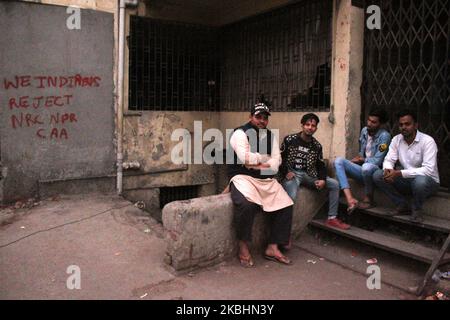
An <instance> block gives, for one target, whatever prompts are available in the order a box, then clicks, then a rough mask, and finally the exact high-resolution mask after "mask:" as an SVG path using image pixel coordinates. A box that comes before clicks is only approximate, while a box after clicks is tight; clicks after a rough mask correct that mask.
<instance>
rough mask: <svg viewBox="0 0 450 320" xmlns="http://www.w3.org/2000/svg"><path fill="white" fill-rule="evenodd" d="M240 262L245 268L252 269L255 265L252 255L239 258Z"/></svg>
mask: <svg viewBox="0 0 450 320" xmlns="http://www.w3.org/2000/svg"><path fill="white" fill-rule="evenodd" d="M239 262H240V264H241V266H242V267H244V268H251V267H253V266H254V265H255V263H254V262H253V259H252V256H251V255H248V256H239Z"/></svg>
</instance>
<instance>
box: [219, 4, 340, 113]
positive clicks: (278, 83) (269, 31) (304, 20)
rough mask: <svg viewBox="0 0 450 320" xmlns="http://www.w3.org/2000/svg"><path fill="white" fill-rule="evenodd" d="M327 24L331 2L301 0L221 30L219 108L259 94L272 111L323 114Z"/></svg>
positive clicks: (242, 104) (241, 107)
mask: <svg viewBox="0 0 450 320" xmlns="http://www.w3.org/2000/svg"><path fill="white" fill-rule="evenodd" d="M331 20H332V1H330V0H318V1H301V2H298V3H295V4H292V5H289V6H286V7H283V8H280V9H277V10H274V11H271V12H268V13H265V14H262V15H258V16H256V17H252V18H249V19H246V20H243V21H241V22H238V23H235V24H232V25H229V26H225V27H223V28H222V29H221V32H220V42H221V44H222V47H223V49H222V50H221V52H222V65H221V66H222V72H221V79H222V80H221V92H220V93H221V108H222V110H224V111H247V110H248V108H249V106H250V105H252V104H253V103H254V102H255V101H256V100H257V98H258V97H259V96H260V95H261V94H264V96H265V97H266V98H267V99H268V100H269V101H271V103H272V109H273V110H274V111H305V110H308V111H327V110H329V107H330V83H331V81H330V79H331V71H330V70H331V68H330V66H331Z"/></svg>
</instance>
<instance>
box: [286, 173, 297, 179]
mask: <svg viewBox="0 0 450 320" xmlns="http://www.w3.org/2000/svg"><path fill="white" fill-rule="evenodd" d="M294 177H295V173H293V172H292V171H289V172H288V173H287V174H286V179H288V180H292V179H293V178H294Z"/></svg>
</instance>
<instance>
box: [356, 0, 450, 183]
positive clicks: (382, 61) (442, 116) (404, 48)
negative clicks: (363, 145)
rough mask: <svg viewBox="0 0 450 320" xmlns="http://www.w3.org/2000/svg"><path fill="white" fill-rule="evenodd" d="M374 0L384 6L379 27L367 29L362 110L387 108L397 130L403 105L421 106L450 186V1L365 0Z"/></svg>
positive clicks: (419, 109)
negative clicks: (398, 116)
mask: <svg viewBox="0 0 450 320" xmlns="http://www.w3.org/2000/svg"><path fill="white" fill-rule="evenodd" d="M372 4H373V5H378V6H379V7H380V9H381V29H380V30H369V29H366V30H365V35H364V77H363V79H364V80H363V90H362V91H363V92H362V96H363V109H364V110H363V111H364V112H363V113H362V115H363V116H366V115H367V113H368V112H369V110H370V108H372V107H375V106H383V107H385V108H386V109H387V110H388V112H389V113H390V115H391V117H390V119H391V120H390V123H389V129H390V130H391V133H392V134H397V133H398V128H397V126H396V118H395V113H396V112H397V111H398V110H399V108H401V107H403V106H406V107H409V108H411V109H413V110H415V111H417V115H418V119H419V130H421V131H423V132H426V133H428V134H429V135H431V136H433V138H434V139H435V141H436V143H437V145H438V148H439V155H438V160H439V171H440V175H441V185H443V186H447V187H450V110H449V107H450V94H449V80H450V79H449V61H450V60H449V59H450V55H449V53H450V51H449V39H450V23H449V21H450V15H449V12H450V1H449V0H426V1H425V0H401V1H390V0H371V1H366V6H367V5H372ZM362 121H363V123H364V121H365V117H364V119H362Z"/></svg>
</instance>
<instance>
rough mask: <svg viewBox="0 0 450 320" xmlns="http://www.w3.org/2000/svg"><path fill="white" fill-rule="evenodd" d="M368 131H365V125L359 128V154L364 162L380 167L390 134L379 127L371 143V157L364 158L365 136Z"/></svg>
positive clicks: (386, 150)
mask: <svg viewBox="0 0 450 320" xmlns="http://www.w3.org/2000/svg"><path fill="white" fill-rule="evenodd" d="M368 135H369V133H368V132H367V127H364V128H363V129H362V130H361V135H360V137H359V155H360V156H361V157H363V158H365V159H364V162H365V163H372V164H374V165H377V166H378V167H380V168H381V167H382V165H383V160H384V157H385V156H386V154H387V152H388V150H389V144H390V143H391V135H390V133H389V132H387V131H386V130H385V129H380V130H378V132H377V133H376V134H375V136H374V137H373V143H372V157H370V158H366V155H365V153H366V145H367V137H368Z"/></svg>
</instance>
